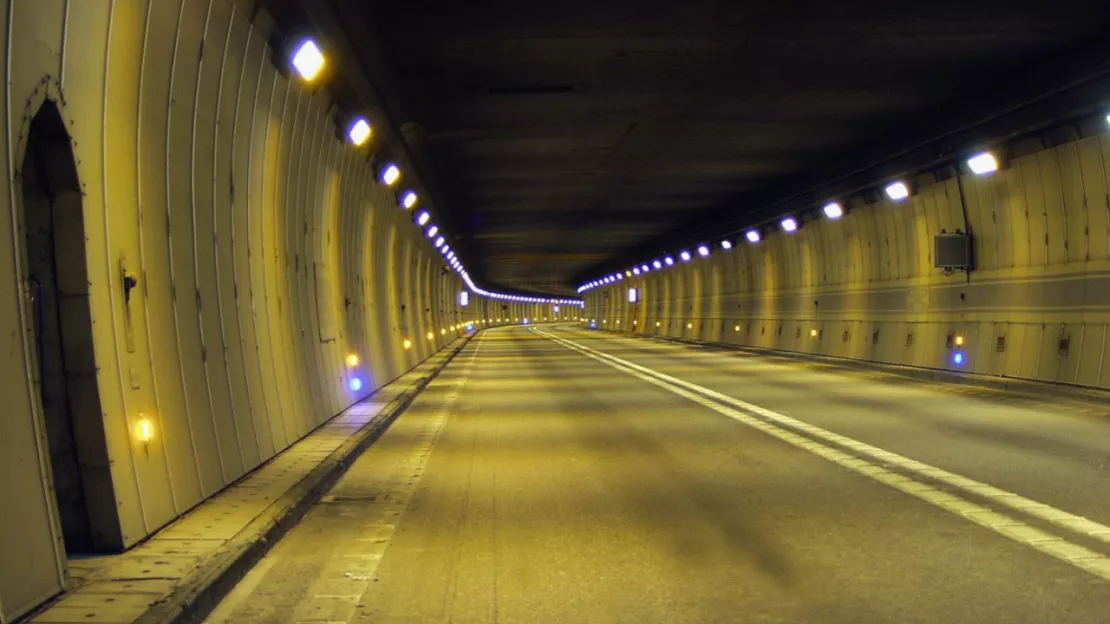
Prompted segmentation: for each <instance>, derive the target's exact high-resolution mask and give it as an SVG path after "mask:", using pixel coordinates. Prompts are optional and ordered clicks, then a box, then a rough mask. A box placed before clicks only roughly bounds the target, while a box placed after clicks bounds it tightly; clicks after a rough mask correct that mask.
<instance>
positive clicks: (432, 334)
mask: <svg viewBox="0 0 1110 624" xmlns="http://www.w3.org/2000/svg"><path fill="white" fill-rule="evenodd" d="M435 338H436V335H435V332H428V340H435Z"/></svg>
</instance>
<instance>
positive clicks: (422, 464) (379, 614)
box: [212, 328, 1110, 622]
mask: <svg viewBox="0 0 1110 624" xmlns="http://www.w3.org/2000/svg"><path fill="white" fill-rule="evenodd" d="M561 331H567V330H561ZM598 340H599V341H605V340H606V339H604V338H598ZM813 407H814V408H816V409H820V407H821V406H820V404H819V403H818V404H815V405H814V406H813ZM329 496H330V498H329V499H327V500H328V502H326V503H324V504H322V505H320V506H318V507H317V508H316V509H314V510H313V511H312V512H311V513H310V514H309V515H308V516H307V517H306V518H305V520H304V521H303V522H302V524H301V525H300V526H298V527H297V528H295V529H294V530H293V531H291V532H290V533H289V534H288V536H287V537H286V538H285V539H284V540H283V541H282V542H281V543H280V544H279V545H278V546H277V547H275V549H274V551H272V552H271V554H270V555H268V556H267V557H266V558H265V559H264V561H263V563H262V564H261V565H260V566H259V567H258V568H257V569H256V571H255V572H252V574H251V575H250V576H248V578H247V579H245V580H244V582H243V583H241V584H240V588H237V590H236V591H235V592H234V593H233V594H232V595H231V596H229V597H228V599H227V600H226V601H225V603H224V604H223V605H221V608H220V609H219V610H218V611H217V612H216V613H215V614H214V617H213V618H212V621H234V622H269V621H272V622H278V621H283V622H284V621H298V620H300V621H366V622H379V621H380V622H422V621H453V622H467V621H473V622H490V621H503V622H566V621H590V622H610V621H611V622H645V621H668V622H713V621H720V622H735V621H791V622H797V621H813V622H860V621H866V622H885V621H888V622H935V621H944V622H965V621H966V622H970V621H1009V622H1044V621H1054V622H1065V621H1074V622H1091V621H1103V620H1102V619H1100V618H1104V615H1103V613H1104V611H1105V609H1104V607H1105V605H1107V604H1110V587H1108V584H1107V583H1106V582H1105V581H1103V580H1102V579H1099V578H1096V577H1093V576H1092V575H1090V574H1087V573H1085V572H1083V571H1081V570H1078V569H1076V568H1074V567H1071V566H1068V565H1065V564H1063V563H1060V562H1059V561H1056V560H1054V559H1052V558H1050V557H1047V556H1045V555H1044V554H1042V553H1039V552H1036V551H1034V550H1031V549H1029V548H1027V547H1025V546H1022V545H1020V544H1018V543H1015V542H1013V541H1011V540H1008V539H1006V538H1003V537H1001V536H999V535H997V534H994V533H992V532H990V531H988V530H986V529H984V528H982V527H979V526H977V525H974V524H972V523H970V522H968V521H966V520H964V519H961V518H958V517H955V516H953V515H952V514H950V513H946V512H945V511H943V510H940V509H937V508H936V507H933V506H931V505H928V504H926V503H923V502H922V501H920V500H916V499H914V498H912V497H910V496H907V495H905V494H903V493H901V492H898V491H895V490H891V489H890V488H888V487H885V486H883V485H881V484H878V483H875V482H874V481H872V480H869V479H868V478H866V477H864V476H861V475H859V474H855V473H853V472H851V471H848V470H845V469H843V468H841V467H839V466H836V465H834V464H830V463H829V462H827V461H825V460H823V459H821V458H819V457H815V456H814V455H812V454H810V453H807V452H805V451H802V450H799V449H797V448H794V447H792V446H790V445H788V444H785V443H783V442H781V441H780V440H777V439H774V438H772V437H769V436H767V435H765V434H763V433H761V432H759V431H756V430H754V429H751V428H749V427H745V426H743V425H740V424H738V423H737V422H735V421H733V420H730V419H728V418H724V417H722V416H721V415H720V414H718V413H716V412H714V411H712V410H710V409H706V408H705V407H704V406H702V405H699V404H697V403H694V402H692V401H689V400H687V399H685V398H683V397H680V396H677V395H675V394H674V393H673V392H669V391H667V390H665V389H662V388H659V387H657V386H655V385H652V384H650V383H647V382H645V381H644V380H642V379H637V378H635V377H631V376H629V375H627V374H624V373H622V372H620V371H618V370H615V369H613V368H612V367H610V366H607V365H605V364H602V363H599V362H597V361H594V360H592V359H590V358H587V357H584V356H583V355H581V354H579V353H575V352H573V351H570V350H568V349H567V348H565V347H564V346H562V345H559V344H557V343H554V342H552V341H550V340H548V339H546V338H543V337H540V336H537V335H534V334H532V333H530V332H528V331H527V330H526V329H524V328H508V329H501V330H494V331H489V332H484V333H483V334H482V335H481V336H480V337H479V338H477V339H476V340H474V341H472V342H471V344H470V345H469V346H468V347H467V349H466V350H465V351H464V352H463V353H462V354H461V355H460V357H459V358H458V359H457V360H456V362H454V363H453V364H452V365H451V366H449V367H448V368H447V370H445V371H444V373H443V374H442V375H441V376H440V377H439V378H437V380H435V381H434V382H433V383H432V384H431V385H430V386H429V388H428V390H427V391H426V392H425V394H423V395H422V396H421V397H419V398H418V399H417V400H416V401H415V402H414V404H413V406H412V407H411V408H410V409H409V411H408V412H406V413H405V414H404V415H403V416H402V417H401V418H400V419H398V421H397V422H396V423H395V424H394V425H393V427H391V429H390V430H389V431H388V432H386V434H385V435H383V437H382V438H381V439H380V440H379V441H378V442H377V443H376V444H375V445H374V446H373V447H372V448H371V449H370V450H369V451H368V452H367V453H366V454H365V455H363V457H361V458H360V459H359V460H358V461H357V462H356V464H355V465H354V466H353V467H352V468H351V471H350V472H349V473H348V475H347V476H346V477H345V478H344V479H343V480H342V481H341V482H340V483H339V484H338V485H337V486H336V488H335V489H334V490H333V491H332V492H331V493H330V494H329Z"/></svg>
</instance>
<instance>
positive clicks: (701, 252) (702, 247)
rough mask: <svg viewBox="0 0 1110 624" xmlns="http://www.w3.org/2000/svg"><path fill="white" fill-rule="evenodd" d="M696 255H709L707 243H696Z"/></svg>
mask: <svg viewBox="0 0 1110 624" xmlns="http://www.w3.org/2000/svg"><path fill="white" fill-rule="evenodd" d="M698 255H699V256H701V257H702V258H705V257H706V256H708V255H709V245H698Z"/></svg>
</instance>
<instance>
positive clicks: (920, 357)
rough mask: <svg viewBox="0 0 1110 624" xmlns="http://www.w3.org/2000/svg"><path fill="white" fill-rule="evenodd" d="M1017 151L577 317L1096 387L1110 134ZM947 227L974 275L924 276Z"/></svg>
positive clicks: (1104, 370) (1109, 265)
mask: <svg viewBox="0 0 1110 624" xmlns="http://www.w3.org/2000/svg"><path fill="white" fill-rule="evenodd" d="M1021 148H1022V149H1020V150H1019V151H1020V154H1019V155H1013V156H1012V157H1011V158H1010V159H1009V161H1008V162H1005V163H1002V168H1001V169H1000V170H999V171H997V172H995V173H993V174H991V175H987V176H975V175H973V174H970V173H966V174H963V175H961V176H960V177H959V179H958V178H957V177H956V172H955V171H950V172H948V173H949V174H950V175H949V177H948V178H947V179H937V178H935V177H923V178H920V179H918V180H915V187H916V188H915V192H914V194H913V195H912V196H911V198H910V199H909V200H907V201H905V202H902V203H894V202H891V201H890V200H886V199H885V198H884V200H883V201H878V202H875V203H864V202H862V201H860V202H856V203H854V204H852V205H848V206H845V208H846V209H847V214H846V215H845V216H844V217H843V218H841V219H840V220H837V221H829V220H826V219H817V218H808V219H806V220H804V222H803V223H802V226H801V228H800V229H799V230H798V231H797V232H796V233H794V234H787V233H785V232H773V233H769V234H765V236H764V239H763V241H762V242H761V243H759V244H757V245H751V244H748V243H747V242H746V241H743V240H741V241H740V242H739V243H737V247H736V248H735V249H733V250H731V251H725V250H722V249H721V248H720V247H715V248H714V249H713V251H712V255H711V256H710V257H709V258H705V259H701V258H698V257H697V256H696V254H695V258H694V260H692V261H691V262H690V263H688V264H683V263H681V262H679V263H678V265H677V266H675V267H673V268H669V269H668V268H664V269H663V270H661V271H653V272H650V273H648V274H647V275H646V276H639V277H636V276H633V277H632V278H631V279H625V280H623V281H619V282H617V283H616V284H614V285H611V286H607V287H602V288H598V289H595V290H592V291H589V292H588V293H587V295H586V298H587V308H586V318H587V319H589V320H593V321H595V322H596V324H597V327H598V328H605V329H611V330H618V331H625V332H627V331H635V332H639V333H649V334H660V335H664V336H669V337H681V338H691V339H697V340H703V341H711V342H721V343H727V344H734V345H745V346H751V347H762V348H768V349H780V350H786V351H795V352H803V353H814V354H822V355H828V356H836V357H843V358H852V359H859V360H870V361H874V362H883V363H890V364H902V365H909V366H917V367H929V368H938V369H953V370H963V371H970V372H976V373H983V374H988V375H1004V376H1009V377H1019V378H1025V379H1033V380H1041V381H1047V382H1061V383H1066V384H1076V385H1081V386H1091V387H1099V388H1106V387H1108V386H1110V363H1108V362H1107V360H1108V359H1110V352H1108V350H1107V348H1106V347H1107V338H1108V331H1107V322H1108V321H1110V205H1108V202H1107V188H1108V186H1110V182H1108V177H1110V174H1108V171H1110V169H1108V165H1110V135H1108V134H1107V133H1106V132H1105V131H1104V132H1102V133H1101V134H1098V135H1095V136H1087V137H1083V138H1080V137H1077V136H1072V137H1069V138H1068V139H1067V140H1065V141H1063V142H1061V143H1059V144H1056V145H1051V146H1049V145H1044V144H1030V143H1026V144H1023V145H1022V146H1021ZM961 184H962V187H963V197H964V200H963V201H961V189H960V186H961ZM965 214H966V216H965ZM957 229H959V230H963V231H971V232H973V234H974V248H973V250H974V256H975V262H976V270H974V271H972V272H971V273H970V274H965V273H962V272H957V273H955V274H952V275H945V274H944V272H943V270H942V269H937V268H934V267H933V237H934V236H935V235H936V234H938V233H940V232H941V231H945V230H946V231H947V232H953V231H955V230H957ZM734 240H735V239H734ZM707 242H710V241H707ZM678 251H680V250H677V249H676V250H672V252H674V255H675V258H676V261H677V259H678V254H677V252H678ZM693 251H694V250H693V249H691V252H693ZM629 287H636V288H639V289H641V293H640V294H641V296H640V302H639V303H636V304H630V303H629V302H628V297H627V291H628V288H629ZM957 337H962V338H963V341H964V344H963V345H962V349H961V348H960V346H959V345H957V344H956V343H957V342H958V341H957V340H956V338H957ZM957 351H960V352H961V353H962V354H963V363H962V365H956V363H955V359H956V358H955V354H956V352H957Z"/></svg>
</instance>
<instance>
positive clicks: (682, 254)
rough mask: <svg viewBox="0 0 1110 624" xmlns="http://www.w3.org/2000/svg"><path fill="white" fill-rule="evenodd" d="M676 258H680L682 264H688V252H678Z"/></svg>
mask: <svg viewBox="0 0 1110 624" xmlns="http://www.w3.org/2000/svg"><path fill="white" fill-rule="evenodd" d="M678 257H679V258H682V261H683V262H689V261H690V252H688V251H686V250H685V249H683V250H682V251H681V252H679V254H678Z"/></svg>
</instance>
